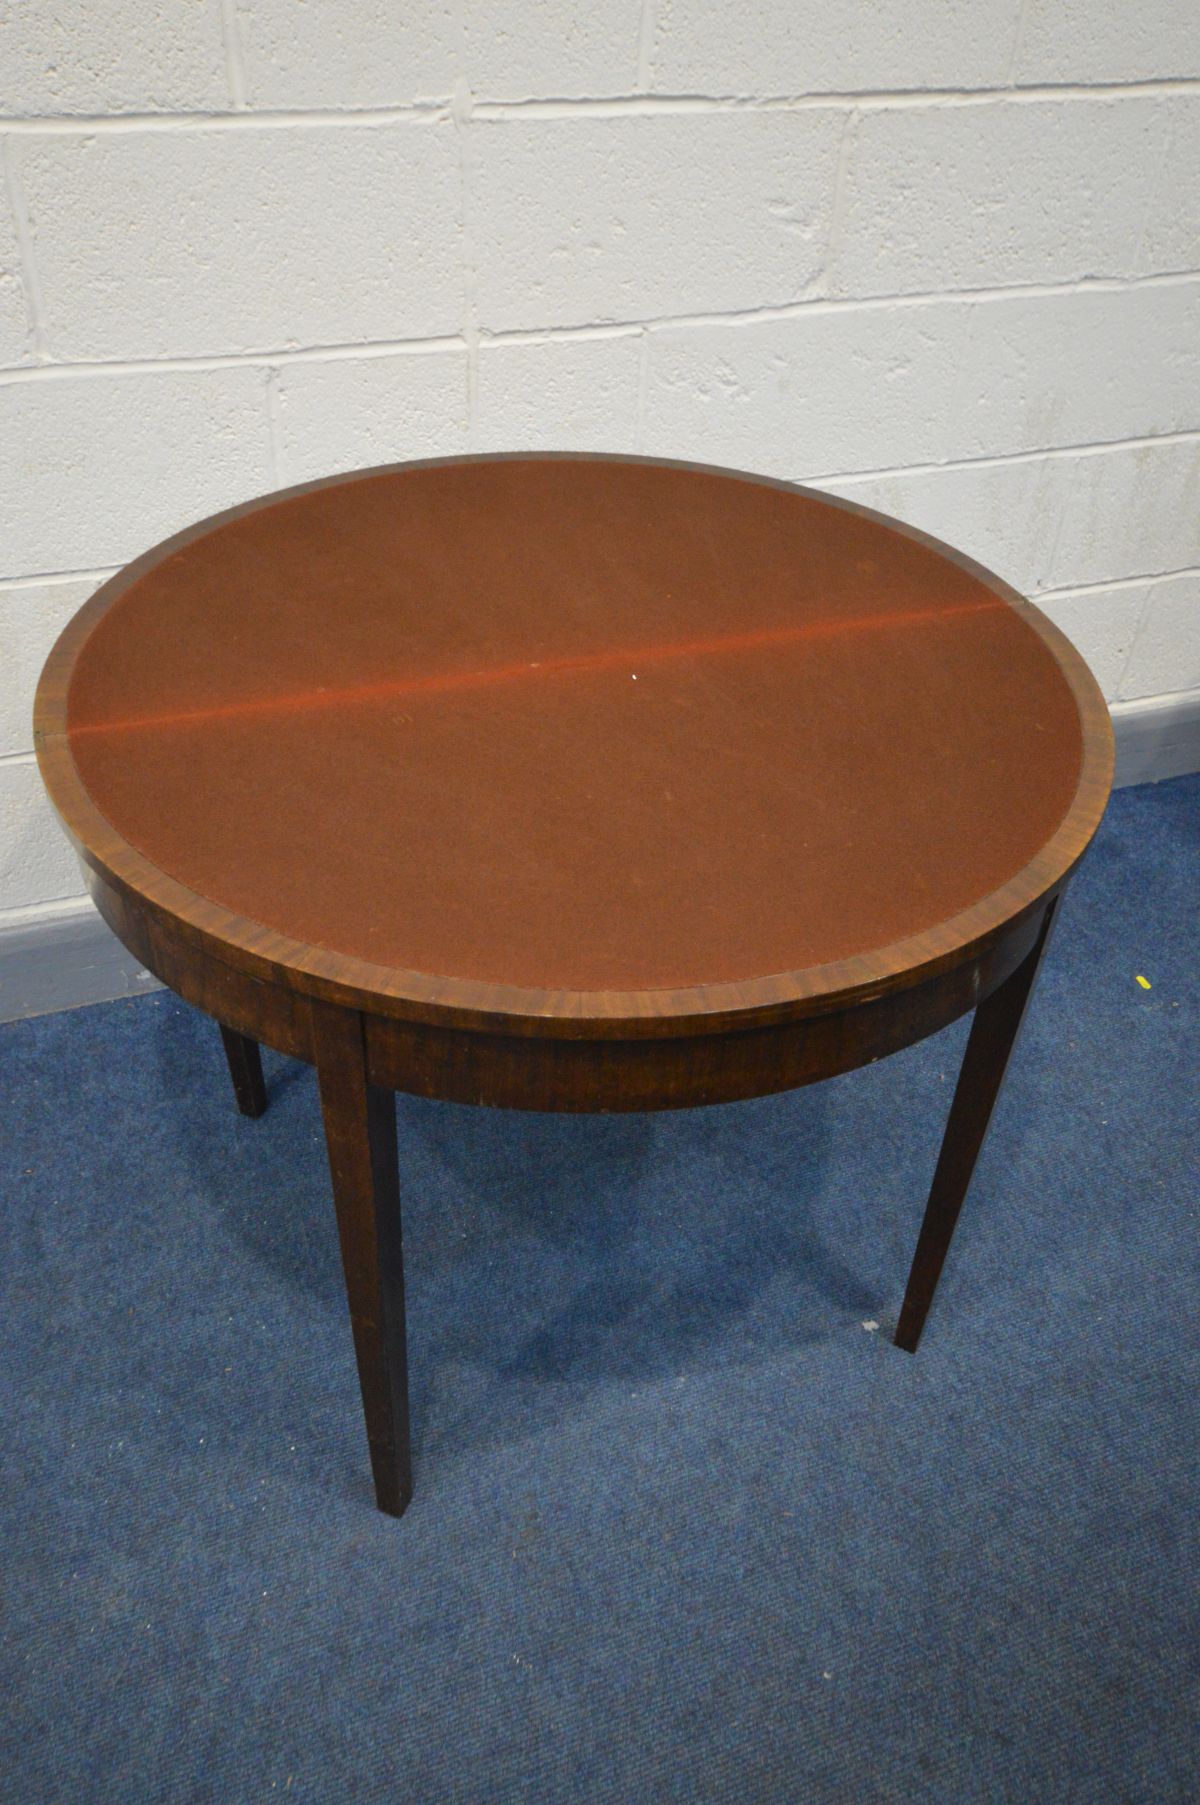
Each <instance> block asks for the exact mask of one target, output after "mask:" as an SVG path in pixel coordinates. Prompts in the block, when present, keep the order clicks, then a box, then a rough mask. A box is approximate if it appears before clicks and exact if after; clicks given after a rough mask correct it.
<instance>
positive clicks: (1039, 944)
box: [895, 892, 1061, 1354]
mask: <svg viewBox="0 0 1200 1805" xmlns="http://www.w3.org/2000/svg"><path fill="white" fill-rule="evenodd" d="M1060 901H1061V892H1060V893H1059V895H1058V896H1056V897H1055V898H1054V899H1053V900H1052V901H1051V903H1050V905H1049V907H1048V908H1047V910H1046V913H1045V915H1044V917H1043V918H1042V925H1041V929H1040V932H1039V933H1038V937H1037V940H1036V941H1035V942H1034V945H1033V947H1032V948H1031V950H1030V951H1029V953H1028V954H1027V955H1026V956H1025V958H1024V959H1023V960H1022V962H1021V964H1020V965H1018V967H1017V969H1016V971H1014V972H1013V973H1012V974H1011V976H1009V977H1007V978H1005V980H1004V982H1003V984H1001V985H1000V986H999V988H998V989H996V990H994V991H993V992H992V993H991V995H990V996H988V997H985V998H984V1000H983V1002H982V1003H980V1004H979V1005H978V1007H977V1008H976V1010H975V1019H974V1021H973V1022H972V1024H971V1033H970V1038H969V1039H968V1041H967V1050H966V1053H965V1054H964V1056H963V1063H962V1070H961V1072H960V1073H959V1075H958V1084H957V1085H956V1087H955V1091H954V1101H953V1103H952V1104H951V1105H950V1118H949V1120H948V1122H947V1123H946V1133H945V1136H944V1137H943V1140H942V1151H941V1154H940V1155H939V1157H938V1163H937V1170H936V1171H935V1172H934V1175H933V1185H932V1188H931V1190H930V1193H929V1202H928V1204H927V1205H926V1206H925V1219H924V1221H923V1222H922V1224H921V1233H920V1236H919V1237H918V1240H917V1251H916V1254H915V1255H914V1257H913V1263H912V1270H911V1272H910V1273H909V1275H908V1288H907V1290H906V1291H905V1293H904V1304H903V1307H902V1308H901V1311H900V1320H899V1322H898V1323H897V1325H896V1337H895V1339H896V1346H897V1347H901V1348H904V1349H905V1350H906V1351H907V1352H908V1353H910V1354H915V1353H916V1351H917V1343H918V1342H919V1341H920V1339H921V1330H922V1329H923V1328H924V1327H925V1318H926V1316H927V1315H928V1314H929V1306H930V1304H931V1303H932V1302H933V1294H934V1291H935V1290H936V1288H937V1282H938V1279H939V1277H940V1276H941V1271H942V1266H943V1264H944V1262H945V1258H946V1254H947V1252H948V1250H949V1247H950V1237H951V1236H952V1235H953V1233H954V1225H955V1223H956V1222H957V1221H958V1214H959V1211H960V1210H961V1209H962V1206H963V1199H964V1198H965V1197H966V1194H967V1186H968V1185H969V1184H970V1182H971V1175H972V1173H973V1172H974V1170H975V1161H976V1160H977V1158H978V1157H979V1150H980V1148H981V1147H982V1146H983V1141H984V1136H985V1135H986V1134H987V1130H988V1123H989V1122H990V1121H991V1119H992V1110H993V1108H994V1107H995V1102H996V1098H997V1097H998V1096H999V1094H1000V1086H1001V1083H1002V1081H1003V1078H1004V1073H1005V1069H1006V1067H1007V1065H1008V1058H1009V1054H1010V1053H1011V1052H1012V1050H1013V1047H1014V1045H1015V1044H1016V1039H1017V1032H1018V1030H1019V1028H1020V1026H1021V1018H1022V1017H1023V1015H1024V1014H1025V1005H1026V1004H1027V1003H1028V1001H1029V997H1030V993H1031V992H1032V990H1033V983H1034V979H1035V978H1036V977H1037V974H1038V967H1039V966H1040V965H1041V962H1042V957H1043V954H1044V953H1045V951H1046V946H1047V944H1048V942H1049V939H1050V929H1051V926H1052V923H1053V920H1054V916H1055V912H1056V911H1057V909H1058V906H1059V903H1060Z"/></svg>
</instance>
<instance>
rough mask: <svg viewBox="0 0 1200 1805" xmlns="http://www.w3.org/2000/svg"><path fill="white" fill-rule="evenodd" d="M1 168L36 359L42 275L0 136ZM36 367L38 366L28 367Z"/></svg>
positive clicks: (41, 328)
mask: <svg viewBox="0 0 1200 1805" xmlns="http://www.w3.org/2000/svg"><path fill="white" fill-rule="evenodd" d="M0 169H2V173H3V177H4V188H5V190H6V192H7V195H8V208H9V212H10V213H11V215H12V221H13V230H14V232H15V234H16V239H17V254H18V256H19V258H20V263H21V287H22V289H23V291H24V298H25V311H26V314H27V316H28V319H29V327H30V344H31V348H32V351H33V355H34V357H35V358H44V357H46V356H47V355H48V353H47V350H46V309H45V301H44V298H43V295H42V284H41V278H40V276H39V275H38V267H37V259H36V257H35V256H34V249H33V231H32V229H31V227H30V224H29V209H28V207H27V206H26V204H25V191H24V189H23V187H22V186H21V174H20V171H19V170H18V168H17V160H16V157H15V156H14V155H13V152H12V148H11V146H10V145H8V144H6V143H5V142H4V141H3V140H2V139H0ZM31 367H34V368H36V367H37V366H36V365H34V366H31Z"/></svg>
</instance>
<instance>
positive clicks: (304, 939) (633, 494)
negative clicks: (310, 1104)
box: [35, 454, 1112, 1515]
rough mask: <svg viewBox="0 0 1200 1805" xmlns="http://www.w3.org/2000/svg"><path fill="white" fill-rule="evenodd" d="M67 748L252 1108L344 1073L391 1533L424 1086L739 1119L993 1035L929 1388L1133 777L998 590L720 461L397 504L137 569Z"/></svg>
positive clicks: (129, 892)
mask: <svg viewBox="0 0 1200 1805" xmlns="http://www.w3.org/2000/svg"><path fill="white" fill-rule="evenodd" d="M35 726H36V744H37V750H38V757H39V760H40V763H41V769H42V773H43V776H44V779H45V782H46V786H47V788H48V790H49V792H50V795H51V797H52V799H53V802H54V804H55V806H56V808H57V810H58V813H59V815H60V816H61V818H62V821H63V823H64V824H65V827H66V829H67V832H68V833H69V835H70V836H71V838H72V840H73V841H74V844H75V846H76V848H77V850H78V852H79V854H80V855H81V858H82V860H83V863H84V867H85V871H86V875H87V882H88V885H89V888H90V890H91V894H92V896H93V898H94V900H95V903H96V906H97V907H98V909H99V910H100V913H101V915H103V917H104V919H105V920H106V921H107V922H108V924H109V926H110V927H111V928H112V929H113V931H114V932H115V933H116V934H117V935H118V936H119V937H120V939H121V940H122V941H123V942H124V943H125V945H126V946H127V947H128V948H130V950H131V951H132V952H133V953H134V954H135V955H136V957H137V958H138V959H139V960H141V961H142V963H143V964H144V965H145V966H147V967H148V968H149V970H150V971H152V972H154V973H156V974H157V976H158V977H160V978H161V979H162V980H163V982H164V983H165V984H168V985H169V986H170V987H171V988H172V989H173V990H175V991H177V992H178V993H179V995H180V996H182V997H184V998H186V999H187V1001H188V1002H190V1003H192V1004H195V1005H196V1006H197V1007H198V1008H200V1009H202V1010H205V1011H207V1012H208V1013H209V1014H210V1015H212V1016H213V1017H215V1018H216V1020H217V1022H218V1023H219V1024H220V1026H221V1033H222V1036H223V1038H224V1044H225V1050H226V1053H227V1055H228V1060H229V1066H230V1070H231V1073H232V1077H233V1083H234V1088H235V1092H236V1096H237V1101H238V1104H239V1106H240V1108H241V1109H242V1110H243V1111H244V1112H245V1113H246V1114H247V1115H251V1116H254V1115H258V1114H260V1113H261V1111H262V1110H263V1109H264V1107H265V1105H266V1094H265V1091H264V1086H263V1076H262V1065H261V1060H260V1054H259V1046H260V1043H265V1044H266V1045H267V1046H270V1047H274V1048H276V1049H278V1050H279V1051H280V1052H282V1053H284V1054H290V1055H292V1056H294V1057H296V1058H299V1059H304V1060H309V1061H311V1062H312V1063H313V1064H314V1065H315V1066H316V1071H317V1078H318V1084H319V1090H320V1098H321V1107H322V1112H323V1117H324V1126H325V1135H326V1140H327V1145H328V1152H329V1166H330V1172H331V1175H332V1186H333V1198H334V1204H335V1207H336V1214H337V1226H338V1234H339V1238H340V1242H341V1251H342V1261H343V1267H344V1272H345V1280H346V1291H347V1296H348V1300H349V1308H350V1321H351V1326H352V1329H353V1335H354V1348H355V1353H356V1356H357V1362H358V1373H359V1379H360V1382H361V1387H362V1401H363V1409H364V1413H365V1416H366V1428H367V1440H368V1444H369V1447H370V1457H371V1468H372V1474H373V1477H374V1484H375V1495H376V1499H377V1502H378V1504H379V1507H380V1509H381V1510H384V1511H388V1512H391V1513H393V1514H395V1515H399V1514H400V1513H401V1512H402V1511H403V1510H404V1508H405V1506H406V1504H407V1503H408V1501H409V1498H410V1497H411V1495H412V1471H411V1459H410V1449H409V1427H408V1384H407V1364H406V1362H407V1355H406V1339H405V1326H404V1276H403V1260H402V1252H401V1227H400V1193H399V1181H398V1158H397V1135H396V1110H395V1095H394V1093H395V1092H396V1091H407V1092H412V1093H415V1094H417V1095H419V1096H422V1097H440V1098H449V1099H452V1100H454V1101H456V1102H460V1103H478V1104H491V1105H499V1106H504V1107H509V1108H518V1109H537V1110H601V1111H603V1110H652V1109H677V1108H688V1107H691V1106H693V1105H696V1104H706V1103H725V1102H729V1101H731V1100H733V1099H737V1098H744V1097H756V1096H760V1095H763V1094H765V1093H768V1092H774V1091H783V1090H787V1089H789V1088H791V1087H793V1086H797V1085H802V1084H809V1083H812V1082H813V1081H815V1080H817V1079H821V1078H827V1077H830V1076H831V1075H833V1074H835V1073H838V1072H845V1071H848V1070H850V1069H851V1068H853V1067H856V1066H861V1065H866V1064H868V1063H869V1062H871V1061H872V1060H876V1059H879V1058H881V1057H882V1056H883V1055H885V1054H888V1053H892V1052H894V1051H896V1050H897V1049H898V1048H901V1047H905V1046H908V1045H909V1044H911V1043H912V1042H913V1041H916V1040H919V1039H921V1038H922V1037H923V1036H925V1035H928V1034H932V1033H934V1032H935V1031H936V1030H937V1029H939V1028H942V1027H944V1026H945V1025H946V1024H947V1023H948V1022H951V1021H953V1020H954V1019H955V1018H956V1017H958V1016H961V1015H964V1014H965V1013H967V1012H968V1011H969V1010H974V1012H975V1013H974V1021H973V1024H972V1026H971V1030H970V1036H969V1039H968V1042H967V1048H966V1054H965V1057H964V1063H963V1066H962V1071H961V1074H960V1076H959V1079H958V1084H957V1088H956V1090H955V1093H954V1099H953V1102H952V1104H951V1108H950V1115H949V1121H948V1125H947V1127H946V1131H945V1138H944V1142H943V1145H942V1150H941V1155H940V1158H939V1160H938V1163H937V1167H936V1171H935V1173H934V1177H933V1186H932V1190H931V1193H930V1196H929V1201H928V1206H927V1209H926V1212H925V1217H924V1222H923V1225H922V1228H921V1231H920V1236H919V1239H918V1242H917V1248H916V1254H915V1258H914V1261H913V1265H912V1271H911V1274H910V1276H909V1279H908V1286H907V1290H906V1292H905V1294H904V1299H903V1303H902V1306H901V1308H900V1311H899V1320H898V1325H897V1327H896V1331H895V1340H896V1342H897V1343H898V1345H899V1346H900V1347H901V1348H905V1349H908V1350H909V1351H914V1350H915V1349H916V1346H917V1341H918V1338H919V1336H920V1334H921V1330H922V1327H923V1325H924V1322H925V1317H926V1313H927V1311H928V1309H929V1305H930V1302H931V1299H932V1297H933V1292H934V1287H935V1285H936V1283H937V1280H938V1276H939V1273H940V1272H941V1269H942V1264H943V1261H944V1258H945V1255H946V1251H947V1248H948V1246H949V1243H950V1237H951V1234H952V1232H953V1229H954V1226H955V1222H956V1220H957V1217H958V1214H959V1210H960V1207H961V1205H962V1202H963V1198H964V1195H965V1193H966V1190H967V1186H968V1183H969V1181H970V1178H971V1173H972V1170H973V1167H974V1165H975V1160H976V1156H977V1154H978V1153H979V1150H980V1147H981V1144H982V1142H983V1138H984V1134H985V1131H986V1129H987V1125H988V1121H989V1118H990V1116H991V1113H992V1108H993V1105H994V1103H995V1100H996V1096H997V1092H998V1090H999V1087H1000V1083H1001V1079H1002V1077H1003V1074H1004V1069H1005V1066H1006V1064H1007V1061H1008V1057H1009V1054H1010V1052H1011V1050H1012V1047H1013V1043H1014V1040H1015V1038H1016V1035H1017V1032H1018V1028H1019V1026H1020V1022H1021V1017H1022V1014H1023V1011H1024V1009H1025V1005H1026V1002H1027V1000H1028V997H1029V994H1030V989H1031V986H1032V984H1033V982H1034V978H1035V975H1036V973H1037V970H1038V966H1039V963H1040V962H1041V959H1042V957H1043V954H1044V953H1045V950H1046V943H1047V939H1048V936H1049V933H1050V928H1051V923H1052V921H1053V919H1054V916H1055V913H1056V911H1057V908H1058V905H1059V901H1060V899H1061V897H1062V893H1063V888H1064V885H1065V884H1066V882H1067V880H1068V878H1069V876H1070V874H1071V872H1072V870H1073V868H1074V867H1075V865H1076V864H1077V862H1078V860H1079V859H1080V857H1081V856H1082V854H1083V852H1084V850H1085V848H1086V847H1087V845H1088V842H1089V841H1090V839H1091V838H1092V835H1093V834H1094V832H1095V830H1096V827H1097V824H1098V823H1099V820H1100V817H1101V815H1102V813H1103V810H1104V806H1105V803H1106V800H1107V797H1108V792H1109V787H1110V783H1111V778H1112V735H1111V730H1110V726H1109V719H1108V713H1107V710H1106V708H1105V705H1104V702H1103V699H1102V697H1101V695H1100V693H1099V691H1098V689H1097V688H1096V685H1095V683H1094V682H1093V680H1092V678H1091V676H1090V674H1089V672H1088V670H1087V668H1086V666H1085V665H1084V663H1083V661H1082V659H1081V658H1080V656H1079V655H1078V653H1077V652H1076V651H1075V650H1074V649H1073V648H1072V646H1071V645H1070V644H1069V643H1068V641H1067V640H1066V639H1065V638H1064V637H1063V635H1062V634H1061V633H1059V632H1058V631H1057V630H1056V628H1055V627H1054V626H1052V625H1051V623H1050V622H1049V621H1048V620H1046V619H1045V618H1044V617H1043V616H1042V615H1041V614H1040V613H1039V612H1038V611H1037V609H1036V608H1034V607H1031V606H1030V604H1029V603H1028V602H1026V601H1023V600H1022V599H1021V597H1020V596H1019V595H1017V594H1016V593H1015V592H1014V591H1013V590H1012V589H1010V588H1009V587H1008V586H1007V585H1006V584H1005V583H1003V582H1001V581H1000V580H999V579H998V578H997V577H995V576H992V575H990V574H989V573H988V572H987V571H985V570H982V569H981V568H980V567H979V566H978V565H976V564H974V563H972V562H971V561H970V560H969V559H967V558H965V557H963V556H962V555H961V554H959V553H957V552H955V551H952V550H950V549H948V548H947V547H946V546H944V545H940V544H938V543H937V542H936V541H935V540H933V539H931V538H929V537H927V536H926V535H925V534H923V533H919V532H916V531H913V530H912V529H911V528H908V527H905V526H901V525H899V524H898V523H897V522H895V521H891V520H887V519H885V518H883V517H882V516H880V515H878V514H874V513H871V512H870V511H869V510H867V509H865V508H861V507H857V506H854V505H852V504H850V503H848V502H845V501H839V500H834V499H831V498H830V497H828V496H825V495H821V494H817V493H815V492H812V491H807V490H804V489H800V488H796V487H794V486H790V485H788V484H785V483H780V482H772V481H767V480H765V479H762V478H758V477H750V476H743V475H740V474H738V473H736V472H731V471H721V470H713V469H708V468H705V467H703V466H699V465H689V464H679V463H666V462H658V461H653V460H649V459H639V458H616V457H601V456H573V455H568V454H556V455H553V456H545V455H542V456H508V455H505V456H500V457H474V458H451V459H443V460H438V461H431V462H425V463H417V464H402V465H395V466H391V467H388V468H385V469H379V470H368V471H361V472H356V473H354V474H352V475H349V476H340V477H334V478H331V479H329V480H326V481H323V482H316V483H308V484H305V485H304V486H303V487H301V488H296V489H290V490H286V491H284V492H282V493H280V494H276V495H269V496H266V497H263V498H262V499H260V500H257V501H252V502H249V503H247V504H246V505H244V506H242V507H237V508H233V509H231V510H230V511H229V512H227V513H224V514H219V515H217V516H215V517H214V518H213V519H211V520H206V521H202V522H201V523H200V524H199V525H197V526H193V527H190V528H188V530H187V531H185V532H182V533H179V534H177V535H176V536H175V537H174V538H173V539H170V540H168V541H167V542H166V543H165V544H163V545H160V546H158V547H157V548H156V549H155V550H153V551H150V552H148V553H146V554H145V556H143V557H140V558H138V559H136V560H135V561H134V562H133V563H132V564H130V565H129V566H128V567H127V568H126V569H125V570H123V571H122V572H121V573H120V574H119V575H118V576H116V577H114V578H112V580H111V581H109V582H107V583H106V584H105V585H104V586H103V587H102V588H101V589H100V590H99V591H98V592H97V593H96V594H95V595H94V596H93V597H92V599H91V600H90V601H89V602H88V603H87V604H86V605H85V606H84V607H83V608H82V609H81V610H80V612H79V613H78V614H77V615H76V616H75V618H74V620H72V621H71V622H70V624H69V625H68V626H67V628H66V630H65V632H64V633H63V635H62V637H61V638H60V640H59V641H58V644H57V645H56V646H55V648H54V650H53V652H52V653H51V655H50V658H49V661H48V663H47V665H46V668H45V671H44V673H43V675H42V679H41V684H40V687H39V690H38V695H37V704H36V723H35ZM131 1132H132V1130H131ZM779 1207H780V1209H787V1208H788V1207H789V1206H788V1200H787V1198H786V1197H781V1198H780V1200H779ZM418 1352H419V1350H418Z"/></svg>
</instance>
